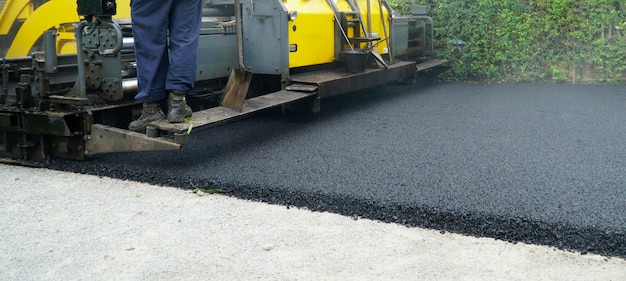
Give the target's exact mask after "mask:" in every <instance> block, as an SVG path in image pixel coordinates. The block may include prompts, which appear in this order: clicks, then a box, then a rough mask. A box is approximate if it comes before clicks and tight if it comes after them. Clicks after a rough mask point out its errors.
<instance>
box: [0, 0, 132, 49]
mask: <svg viewBox="0 0 626 281" xmlns="http://www.w3.org/2000/svg"><path fill="white" fill-rule="evenodd" d="M116 2H117V14H116V15H115V16H114V18H130V0H118V1H116ZM79 20H80V18H79V17H78V15H77V14H76V1H75V0H49V1H46V2H45V3H43V4H42V5H40V6H38V7H35V4H34V3H33V2H31V1H29V0H0V36H2V37H0V38H3V39H2V40H6V42H10V45H8V48H7V49H5V50H0V55H2V54H3V55H2V57H6V58H13V57H24V56H28V55H29V54H30V52H31V51H32V50H33V47H35V48H36V46H35V45H36V43H37V41H38V40H39V38H40V37H41V35H42V34H43V33H44V31H46V30H49V29H51V28H56V30H57V31H58V33H59V36H57V52H58V53H59V54H73V53H76V43H75V40H74V29H73V27H72V23H74V22H78V21H79Z"/></svg>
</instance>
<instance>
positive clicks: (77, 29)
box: [69, 20, 87, 98]
mask: <svg viewBox="0 0 626 281" xmlns="http://www.w3.org/2000/svg"><path fill="white" fill-rule="evenodd" d="M85 23H86V22H85V21H84V20H82V21H80V22H79V23H74V24H73V26H74V37H75V38H76V68H78V75H76V81H75V82H74V87H73V88H72V90H71V91H70V92H69V95H71V96H75V97H82V98H84V97H86V96H87V90H86V86H85V54H84V52H83V30H84V29H85Z"/></svg>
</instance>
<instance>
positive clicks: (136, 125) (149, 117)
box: [128, 102, 165, 133]
mask: <svg viewBox="0 0 626 281" xmlns="http://www.w3.org/2000/svg"><path fill="white" fill-rule="evenodd" d="M163 119H165V114H164V113H163V110H162V109H161V103H158V102H150V103H144V104H143V110H142V111H141V116H140V117H139V119H137V120H135V121H133V122H130V124H128V129H129V130H131V131H135V132H140V133H143V132H145V131H146V126H147V125H148V124H149V123H152V122H155V121H159V120H163Z"/></svg>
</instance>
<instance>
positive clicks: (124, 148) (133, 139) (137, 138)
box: [85, 124, 182, 156]
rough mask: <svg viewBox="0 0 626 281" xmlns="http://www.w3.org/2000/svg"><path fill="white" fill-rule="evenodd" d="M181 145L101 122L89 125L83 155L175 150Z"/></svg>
mask: <svg viewBox="0 0 626 281" xmlns="http://www.w3.org/2000/svg"><path fill="white" fill-rule="evenodd" d="M181 147H182V145H180V144H177V143H173V142H170V141H167V140H164V139H161V138H151V137H149V136H147V135H145V134H140V133H136V132H132V131H128V130H123V129H120V128H115V127H110V126H106V125H102V124H93V125H91V134H89V135H86V136H85V155H86V156H92V155H96V154H100V153H108V152H131V151H155V150H175V149H180V148H181Z"/></svg>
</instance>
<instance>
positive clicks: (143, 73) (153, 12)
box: [131, 0, 178, 103]
mask: <svg viewBox="0 0 626 281" xmlns="http://www.w3.org/2000/svg"><path fill="white" fill-rule="evenodd" d="M176 1H178V0H160V1H154V0H133V1H132V2H131V17H132V19H133V37H134V41H135V57H136V61H137V82H138V87H139V88H138V90H139V91H138V93H137V96H135V99H136V100H138V101H141V102H144V103H150V102H157V101H162V100H163V99H165V98H166V97H167V94H168V93H167V91H166V89H165V80H166V77H167V72H168V68H169V58H168V52H167V28H168V15H169V11H170V7H171V5H172V3H173V2H176Z"/></svg>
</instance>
